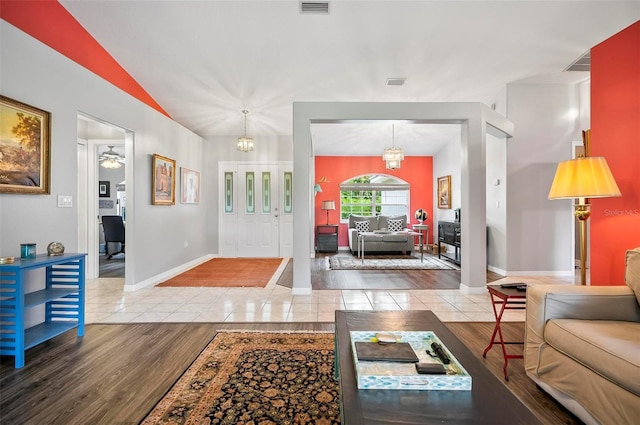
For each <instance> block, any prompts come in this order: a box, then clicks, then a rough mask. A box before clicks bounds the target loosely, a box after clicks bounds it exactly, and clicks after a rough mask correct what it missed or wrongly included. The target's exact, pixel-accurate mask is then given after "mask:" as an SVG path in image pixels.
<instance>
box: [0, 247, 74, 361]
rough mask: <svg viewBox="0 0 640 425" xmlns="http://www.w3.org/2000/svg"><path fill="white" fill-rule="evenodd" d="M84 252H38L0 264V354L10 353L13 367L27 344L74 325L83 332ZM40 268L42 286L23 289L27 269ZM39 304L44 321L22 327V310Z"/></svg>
mask: <svg viewBox="0 0 640 425" xmlns="http://www.w3.org/2000/svg"><path fill="white" fill-rule="evenodd" d="M85 256H86V254H63V255H59V256H51V257H49V256H48V255H46V254H40V255H37V256H36V258H27V259H16V260H15V263H13V264H2V265H0V317H2V321H1V322H0V354H2V355H9V356H14V357H15V366H16V368H21V367H23V366H24V354H25V350H27V349H29V348H31V347H34V346H36V345H38V344H40V343H42V342H44V341H47V340H48V339H51V338H53V337H54V336H57V335H60V334H61V333H64V332H66V331H68V330H69V329H73V328H75V327H77V328H78V336H83V335H84V297H85V281H84V276H85ZM41 268H44V269H45V284H44V289H40V290H36V291H33V292H28V293H25V279H26V277H27V272H28V271H31V270H36V269H41ZM43 304H44V306H45V308H44V310H45V319H44V322H42V323H39V324H37V325H35V326H32V327H30V328H26V329H25V312H26V310H27V309H30V308H33V307H36V306H39V305H43Z"/></svg>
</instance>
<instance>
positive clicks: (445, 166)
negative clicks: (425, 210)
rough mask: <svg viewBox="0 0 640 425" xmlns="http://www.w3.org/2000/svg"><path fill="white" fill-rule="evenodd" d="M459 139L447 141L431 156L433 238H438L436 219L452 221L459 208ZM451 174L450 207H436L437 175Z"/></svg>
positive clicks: (435, 239)
mask: <svg viewBox="0 0 640 425" xmlns="http://www.w3.org/2000/svg"><path fill="white" fill-rule="evenodd" d="M460 169H461V163H460V140H454V141H452V142H450V143H447V144H446V145H444V146H443V147H442V149H440V150H439V151H438V152H437V153H436V154H435V155H434V156H433V240H434V241H437V240H438V221H454V219H455V211H454V210H455V209H456V208H461V197H460V193H461V192H460V183H461V182H460ZM444 176H451V209H441V208H438V177H444Z"/></svg>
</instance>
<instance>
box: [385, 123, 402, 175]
mask: <svg viewBox="0 0 640 425" xmlns="http://www.w3.org/2000/svg"><path fill="white" fill-rule="evenodd" d="M391 139H392V147H390V148H386V149H385V150H384V151H383V152H382V159H383V160H384V162H386V164H387V170H398V169H400V162H401V161H402V160H403V159H404V150H403V149H402V148H396V137H395V124H392V125H391Z"/></svg>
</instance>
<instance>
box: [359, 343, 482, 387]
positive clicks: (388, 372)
mask: <svg viewBox="0 0 640 425" xmlns="http://www.w3.org/2000/svg"><path fill="white" fill-rule="evenodd" d="M383 332H384V333H391V334H394V335H397V336H398V337H399V339H398V340H399V342H406V343H408V344H410V345H411V348H413V351H414V352H415V354H416V356H417V357H418V361H419V362H420V363H441V362H440V361H439V360H438V359H434V358H432V357H431V356H429V355H428V354H427V350H430V351H432V350H431V343H432V342H437V343H439V344H440V345H441V346H442V348H443V349H444V351H445V352H446V353H447V355H448V356H449V358H450V359H451V362H450V363H449V364H448V365H443V366H444V367H445V369H446V371H447V373H446V374H445V375H425V374H418V372H417V371H416V368H415V363H406V362H387V361H360V360H358V356H357V354H356V353H357V350H356V347H355V343H356V342H361V341H362V342H370V341H371V340H372V339H373V338H374V337H375V336H376V334H379V333H383ZM350 335H351V346H352V352H353V361H354V368H355V372H356V381H357V385H358V389H383V390H391V389H397V390H463V391H469V390H471V382H472V378H471V375H469V373H467V371H466V370H465V369H464V367H462V365H461V364H460V362H458V360H457V359H456V358H455V356H454V355H453V354H452V353H451V352H450V351H449V350H448V349H447V347H446V346H445V344H443V343H442V341H440V339H439V338H438V337H437V335H436V334H435V333H434V332H431V331H420V332H408V331H351V332H350Z"/></svg>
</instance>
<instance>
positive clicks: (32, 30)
mask: <svg viewBox="0 0 640 425" xmlns="http://www.w3.org/2000/svg"><path fill="white" fill-rule="evenodd" d="M0 17H2V19H4V20H5V21H7V22H9V23H10V24H12V25H13V26H15V27H17V28H19V29H20V30H22V31H24V32H25V33H27V34H29V35H30V36H32V37H33V38H35V39H36V40H39V41H41V42H42V43H44V44H46V45H47V46H49V47H51V48H52V49H54V50H56V51H57V52H59V53H61V54H62V55H64V56H66V57H68V58H69V59H71V60H72V61H74V62H76V63H78V64H79V65H81V66H83V67H85V68H87V69H88V70H89V71H91V72H93V73H94V74H96V75H98V76H100V77H102V78H104V79H105V80H106V81H108V82H110V83H111V84H113V85H114V86H116V87H118V88H120V89H121V90H123V91H125V92H126V93H128V94H130V95H131V96H133V97H135V98H136V99H138V100H140V101H141V102H143V103H145V104H147V105H148V106H150V107H152V108H153V109H155V110H157V111H158V112H160V113H162V114H163V115H166V116H167V117H169V118H171V117H170V116H169V114H168V113H167V112H166V111H165V110H164V109H162V107H161V106H160V105H159V104H158V103H157V102H156V101H155V100H154V99H153V98H152V97H151V95H150V94H149V93H147V92H146V91H145V89H143V88H142V86H141V85H140V84H139V83H138V82H137V81H136V80H135V79H134V78H133V77H132V76H131V75H130V74H129V73H128V72H127V71H126V70H125V69H124V68H123V67H122V66H120V64H119V63H118V62H117V61H116V60H115V59H114V58H113V57H112V56H111V55H110V54H109V52H107V51H106V50H105V49H104V47H102V46H101V45H100V43H98V42H97V41H96V39H95V38H93V36H91V34H89V32H87V30H86V29H84V27H83V26H82V25H80V23H79V22H78V21H77V20H76V18H74V17H73V16H72V15H71V14H70V13H69V12H68V11H67V9H65V8H64V7H63V6H62V5H61V4H60V3H58V2H57V1H55V0H39V1H24V0H20V1H8V0H2V3H1V4H0Z"/></svg>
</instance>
